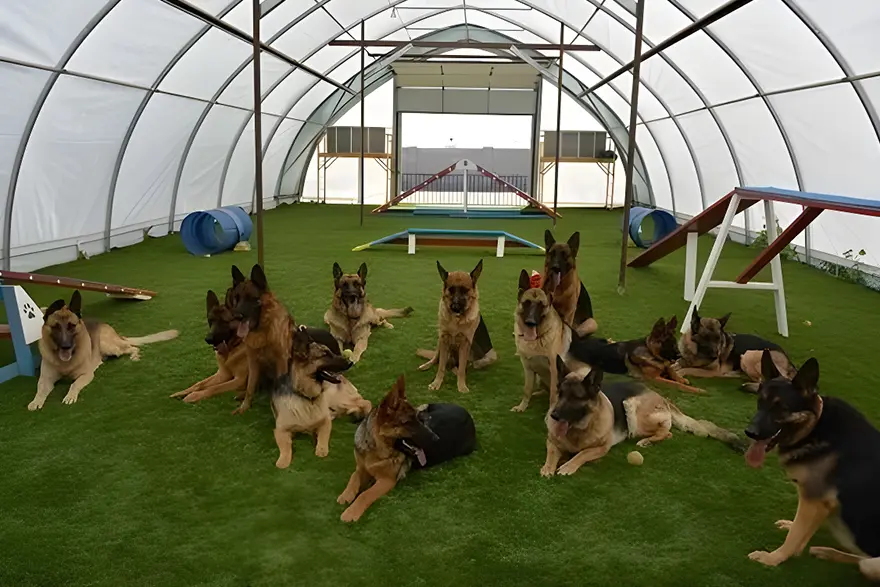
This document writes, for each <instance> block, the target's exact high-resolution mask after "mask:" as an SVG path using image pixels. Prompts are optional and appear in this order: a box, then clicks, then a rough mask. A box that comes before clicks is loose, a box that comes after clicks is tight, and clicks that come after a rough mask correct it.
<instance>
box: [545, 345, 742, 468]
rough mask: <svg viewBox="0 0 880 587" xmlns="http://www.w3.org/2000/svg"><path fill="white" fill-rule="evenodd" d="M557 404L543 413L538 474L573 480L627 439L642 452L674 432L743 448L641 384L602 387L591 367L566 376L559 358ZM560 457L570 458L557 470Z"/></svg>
mask: <svg viewBox="0 0 880 587" xmlns="http://www.w3.org/2000/svg"><path fill="white" fill-rule="evenodd" d="M556 360H557V366H556V369H557V371H558V372H559V377H560V382H559V400H558V401H557V402H556V406H555V407H554V408H553V409H551V410H549V411H548V412H547V416H546V417H545V423H546V425H547V459H546V460H545V462H544V466H543V467H542V468H541V475H543V476H545V477H549V476H552V475H556V474H559V475H572V474H574V473H576V472H577V470H578V469H580V468H581V467H582V466H583V465H584V464H585V463H588V462H590V461H595V460H597V459H600V458H601V457H603V456H605V455H606V454H607V453H608V451H609V450H611V447H613V446H614V445H616V444H618V443H620V442H623V441H624V440H625V439H627V438H641V440H639V441H638V442H637V443H636V444H637V446H640V447H645V446H649V445H651V444H652V443H657V442H662V441H664V440H666V439H668V438H671V437H672V433H671V432H670V430H671V429H672V427H673V426H674V427H676V428H678V429H679V430H682V431H684V432H690V433H692V434H695V435H697V436H711V437H712V438H716V439H718V440H721V441H722V442H724V443H725V444H728V445H730V446H731V447H732V448H734V449H736V450H741V449H742V443H741V441H740V439H739V438H738V437H737V436H736V434H734V433H733V432H730V431H728V430H724V429H723V428H720V427H718V426H716V425H715V424H713V423H712V422H709V421H707V420H695V419H693V418H691V417H690V416H686V415H685V414H683V413H682V412H681V410H679V409H678V408H677V407H676V406H675V404H673V403H672V402H671V401H669V400H667V399H666V398H664V397H663V396H661V395H660V394H659V393H657V392H656V391H653V390H651V389H649V388H648V387H646V386H645V385H643V384H641V383H639V382H635V381H622V382H619V383H611V384H607V385H604V386H603V385H602V377H603V373H602V371H601V370H600V369H598V368H595V367H594V368H593V369H591V370H590V372H589V373H588V374H587V375H583V373H582V372H570V371H569V370H568V368H567V367H566V365H565V362H564V361H563V360H562V358H561V357H557V358H556ZM564 454H571V455H573V456H572V457H571V458H570V459H569V460H568V461H567V462H566V463H565V464H563V465H562V466H561V467H560V466H558V465H559V461H560V460H561V459H562V456H563V455H564Z"/></svg>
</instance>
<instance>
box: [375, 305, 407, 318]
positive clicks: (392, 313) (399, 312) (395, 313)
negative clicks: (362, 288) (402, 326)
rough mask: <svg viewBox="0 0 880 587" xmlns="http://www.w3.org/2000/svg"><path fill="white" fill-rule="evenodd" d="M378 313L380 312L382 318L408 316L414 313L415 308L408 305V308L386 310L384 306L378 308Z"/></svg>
mask: <svg viewBox="0 0 880 587" xmlns="http://www.w3.org/2000/svg"><path fill="white" fill-rule="evenodd" d="M376 313H377V314H379V317H380V318H406V317H407V316H409V315H410V314H412V313H413V309H412V307H411V306H407V307H406V308H397V309H392V310H385V309H383V308H376Z"/></svg>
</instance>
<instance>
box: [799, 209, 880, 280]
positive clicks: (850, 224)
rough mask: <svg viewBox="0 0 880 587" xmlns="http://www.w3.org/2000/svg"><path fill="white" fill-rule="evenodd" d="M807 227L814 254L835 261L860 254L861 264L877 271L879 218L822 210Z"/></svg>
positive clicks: (879, 256)
mask: <svg viewBox="0 0 880 587" xmlns="http://www.w3.org/2000/svg"><path fill="white" fill-rule="evenodd" d="M810 226H811V231H812V232H811V234H810V237H811V243H810V244H811V247H812V248H813V249H814V250H817V251H821V252H823V253H828V254H830V255H836V256H839V257H844V253H846V251H847V250H851V251H852V253H853V254H854V255H855V254H857V253H859V252H860V251H862V250H864V251H865V255H863V256H861V261H863V262H864V263H868V264H869V265H873V266H874V267H880V218H872V217H870V216H860V215H858V214H847V213H845V212H834V211H831V210H826V211H824V212H822V214H820V215H819V217H818V218H816V219H815V220H814V221H813V223H812V224H810Z"/></svg>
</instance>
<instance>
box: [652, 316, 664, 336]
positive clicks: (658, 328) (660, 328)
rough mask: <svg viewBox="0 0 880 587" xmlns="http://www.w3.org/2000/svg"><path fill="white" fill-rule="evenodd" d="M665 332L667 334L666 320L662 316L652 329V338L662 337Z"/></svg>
mask: <svg viewBox="0 0 880 587" xmlns="http://www.w3.org/2000/svg"><path fill="white" fill-rule="evenodd" d="M664 332H666V320H664V319H663V317H662V316H661V317H660V318H657V321H656V322H654V326H653V328H651V336H660V335H661V334H663V333H664Z"/></svg>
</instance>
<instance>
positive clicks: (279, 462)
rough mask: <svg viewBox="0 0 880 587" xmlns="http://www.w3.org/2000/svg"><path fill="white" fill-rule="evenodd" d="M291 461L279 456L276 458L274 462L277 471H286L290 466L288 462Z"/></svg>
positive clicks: (289, 458) (287, 457) (288, 458)
mask: <svg viewBox="0 0 880 587" xmlns="http://www.w3.org/2000/svg"><path fill="white" fill-rule="evenodd" d="M292 460H293V459H292V457H289V456H280V457H278V460H277V461H275V466H276V467H278V468H279V469H286V468H287V467H289V466H290V462H291V461H292Z"/></svg>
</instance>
